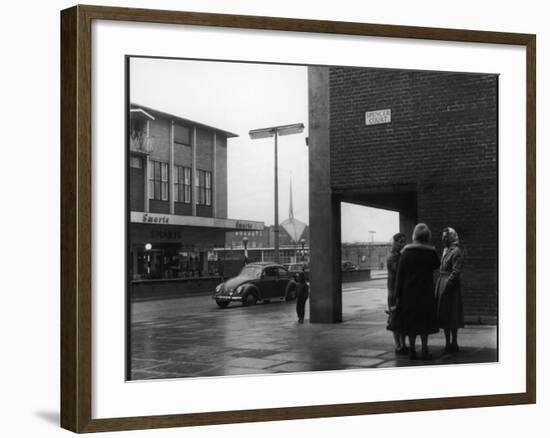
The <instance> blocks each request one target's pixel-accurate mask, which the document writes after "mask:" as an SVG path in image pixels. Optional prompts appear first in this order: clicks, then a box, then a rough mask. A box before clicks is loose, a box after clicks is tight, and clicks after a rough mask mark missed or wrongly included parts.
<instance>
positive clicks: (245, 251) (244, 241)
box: [243, 236, 248, 265]
mask: <svg viewBox="0 0 550 438" xmlns="http://www.w3.org/2000/svg"><path fill="white" fill-rule="evenodd" d="M243 246H244V264H245V265H246V264H248V249H247V248H248V237H246V236H244V237H243Z"/></svg>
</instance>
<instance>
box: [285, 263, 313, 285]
mask: <svg viewBox="0 0 550 438" xmlns="http://www.w3.org/2000/svg"><path fill="white" fill-rule="evenodd" d="M285 267H286V268H287V270H288V272H289V273H290V274H291V275H292V276H293V277H294V278H296V275H297V274H298V273H300V272H303V273H304V275H305V277H306V281H309V264H307V263H305V262H301V263H289V264H288V265H285Z"/></svg>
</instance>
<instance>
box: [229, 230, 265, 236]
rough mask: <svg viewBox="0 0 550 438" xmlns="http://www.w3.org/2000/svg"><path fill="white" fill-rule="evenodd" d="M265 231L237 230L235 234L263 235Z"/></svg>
mask: <svg viewBox="0 0 550 438" xmlns="http://www.w3.org/2000/svg"><path fill="white" fill-rule="evenodd" d="M263 234H264V232H263V231H235V236H263Z"/></svg>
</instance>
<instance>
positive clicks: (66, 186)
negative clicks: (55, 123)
mask: <svg viewBox="0 0 550 438" xmlns="http://www.w3.org/2000/svg"><path fill="white" fill-rule="evenodd" d="M94 20H111V21H127V22H143V23H162V24H172V25H194V26H214V27H224V28H239V29H260V30H276V31H292V32H308V33H320V34H343V35H355V36H370V37H384V38H407V39H424V40H435V41H452V42H473V43H490V44H502V45H516V46H523V47H525V48H526V60H527V62H526V65H525V71H526V78H527V80H526V83H527V88H526V90H525V99H526V110H527V113H526V120H527V126H526V139H525V148H526V157H527V160H526V161H527V169H526V175H527V181H526V186H527V193H526V204H527V209H526V212H525V215H526V223H527V235H526V285H525V290H526V313H527V317H526V321H525V324H526V335H527V337H526V339H525V342H526V360H525V363H526V382H525V384H526V391H525V392H521V393H509V394H493V395H492V394H487V395H481V396H460V397H446V398H431V399H415V400H396V401H382V402H365V403H345V404H333V405H320V406H319V405H316V406H299V407H282V408H269V409H250V410H240V411H224V412H202V413H186V414H175V415H156V416H138V417H126V418H100V419H97V418H92V357H91V355H92V287H91V282H92V270H91V264H92V256H91V248H92V232H91V230H92V212H91V208H92V207H91V206H92V185H91V180H92V154H91V142H92V90H91V86H92V84H91V70H92V47H91V46H92V22H93V21H94ZM535 50H536V37H535V35H530V34H517V33H502V32H486V31H473V30H456V29H439V28H423V27H410V26H395V25H380V24H364V23H347V22H331V21H317V20H301V19H289V18H273V17H257V16H237V15H224V14H210V13H196V12H175V11H162V10H144V9H129V8H111V7H100V6H75V7H72V8H70V9H67V10H64V11H62V13H61V426H62V427H63V428H66V429H68V430H71V431H74V432H79V433H81V432H98V431H115V430H130V429H149V428H163V427H179V426H195V425H214V424H224V423H240V422H257V421H274V420H289V419H304V418H318V417H334V416H351V415H365V414H375V413H396V412H409V411H423V410H437V409H455V408H471V407H482V406H499V405H514V404H529V403H535V401H536V331H535V330H536V312H535V310H536V285H535V278H536V275H535V274H536V255H535V254H536V242H535V240H536V234H535V218H536V204H535V199H536V197H535V195H536V191H535V190H536V188H535V184H536V183H535V181H536V162H535V160H536V156H535V134H536V126H535V119H536V117H535V111H536V100H535V91H536V79H535V57H536V51H535Z"/></svg>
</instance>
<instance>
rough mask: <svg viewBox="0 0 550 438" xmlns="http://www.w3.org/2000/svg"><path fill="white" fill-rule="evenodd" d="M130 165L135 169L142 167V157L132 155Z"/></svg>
mask: <svg viewBox="0 0 550 438" xmlns="http://www.w3.org/2000/svg"><path fill="white" fill-rule="evenodd" d="M130 167H133V168H134V169H141V158H140V157H130Z"/></svg>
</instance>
